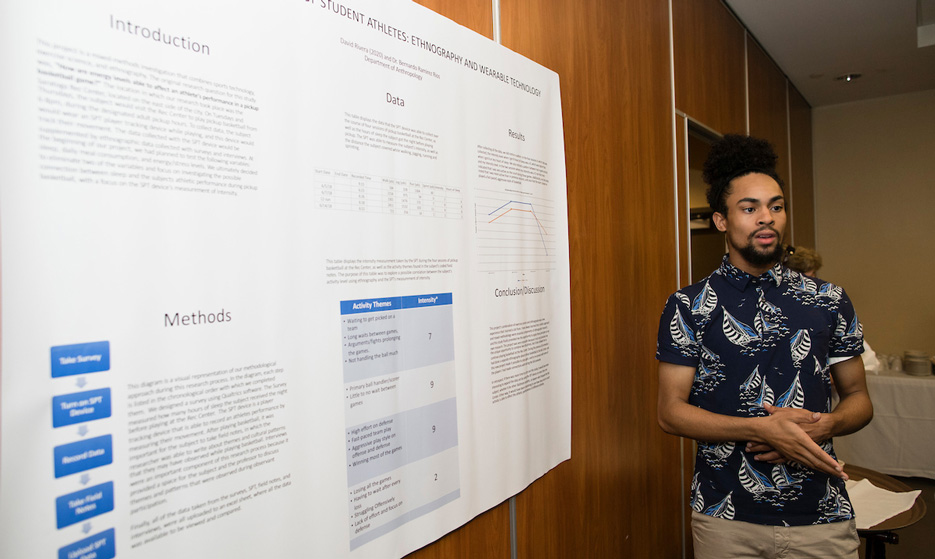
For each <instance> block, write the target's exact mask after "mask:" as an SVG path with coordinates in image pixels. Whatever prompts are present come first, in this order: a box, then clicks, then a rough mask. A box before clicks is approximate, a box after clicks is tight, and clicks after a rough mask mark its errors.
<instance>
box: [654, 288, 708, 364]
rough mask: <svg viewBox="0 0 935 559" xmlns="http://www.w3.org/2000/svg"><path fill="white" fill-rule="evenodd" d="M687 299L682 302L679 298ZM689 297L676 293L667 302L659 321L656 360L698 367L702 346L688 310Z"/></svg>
mask: <svg viewBox="0 0 935 559" xmlns="http://www.w3.org/2000/svg"><path fill="white" fill-rule="evenodd" d="M679 295H681V297H682V298H685V301H682V300H681V298H680V297H679ZM687 300H688V299H687V297H685V295H684V294H680V293H675V294H673V295H672V296H670V297H669V300H668V301H666V307H665V309H664V310H663V311H662V317H660V319H659V335H658V337H657V339H656V359H658V360H659V361H664V362H666V363H674V364H676V365H687V366H689V367H697V366H698V360H699V355H700V350H701V344H700V343H699V342H698V338H697V326H696V325H695V321H694V318H693V317H692V313H691V311H690V310H689V309H688V304H687Z"/></svg>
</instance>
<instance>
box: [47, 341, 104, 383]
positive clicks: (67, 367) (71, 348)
mask: <svg viewBox="0 0 935 559" xmlns="http://www.w3.org/2000/svg"><path fill="white" fill-rule="evenodd" d="M50 353H51V358H52V378H58V377H67V376H70V375H83V374H85V373H97V372H100V371H109V370H110V342H90V343H85V344H72V345H58V346H54V347H52V350H51V352H50Z"/></svg>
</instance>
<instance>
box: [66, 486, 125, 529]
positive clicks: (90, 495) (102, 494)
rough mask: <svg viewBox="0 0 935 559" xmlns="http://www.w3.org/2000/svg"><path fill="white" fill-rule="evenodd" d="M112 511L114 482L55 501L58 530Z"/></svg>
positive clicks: (76, 492) (89, 488)
mask: <svg viewBox="0 0 935 559" xmlns="http://www.w3.org/2000/svg"><path fill="white" fill-rule="evenodd" d="M112 510H114V482H112V481H108V482H107V483H102V484H100V485H95V486H94V487H88V488H87V489H82V490H81V491H75V492H74V493H69V494H68V495H62V496H61V497H59V498H57V499H55V518H56V521H57V524H58V527H59V528H64V527H65V526H71V525H72V524H75V523H76V522H81V521H82V520H87V519H89V518H93V517H95V516H97V515H99V514H104V513H105V512H110V511H112Z"/></svg>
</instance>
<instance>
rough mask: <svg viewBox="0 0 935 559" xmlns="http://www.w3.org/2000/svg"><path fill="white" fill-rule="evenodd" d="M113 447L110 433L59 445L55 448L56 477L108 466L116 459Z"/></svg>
mask: <svg viewBox="0 0 935 559" xmlns="http://www.w3.org/2000/svg"><path fill="white" fill-rule="evenodd" d="M113 448H114V447H113V438H112V437H111V436H110V435H104V436H102V437H94V438H93V439H88V440H86V441H77V442H73V443H68V444H63V445H59V446H57V447H55V448H54V449H53V452H54V454H55V477H57V478H58V477H63V476H67V475H71V474H74V473H78V472H83V471H85V470H90V469H92V468H98V467H100V466H106V465H107V464H110V463H112V462H113V461H114V453H113Z"/></svg>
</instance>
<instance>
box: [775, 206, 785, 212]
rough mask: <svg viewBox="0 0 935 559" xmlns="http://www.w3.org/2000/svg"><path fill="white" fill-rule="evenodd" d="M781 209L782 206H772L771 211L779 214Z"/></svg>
mask: <svg viewBox="0 0 935 559" xmlns="http://www.w3.org/2000/svg"><path fill="white" fill-rule="evenodd" d="M783 209H784V208H783V206H782V205H777V206H773V211H774V212H781V211H782V210H783Z"/></svg>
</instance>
